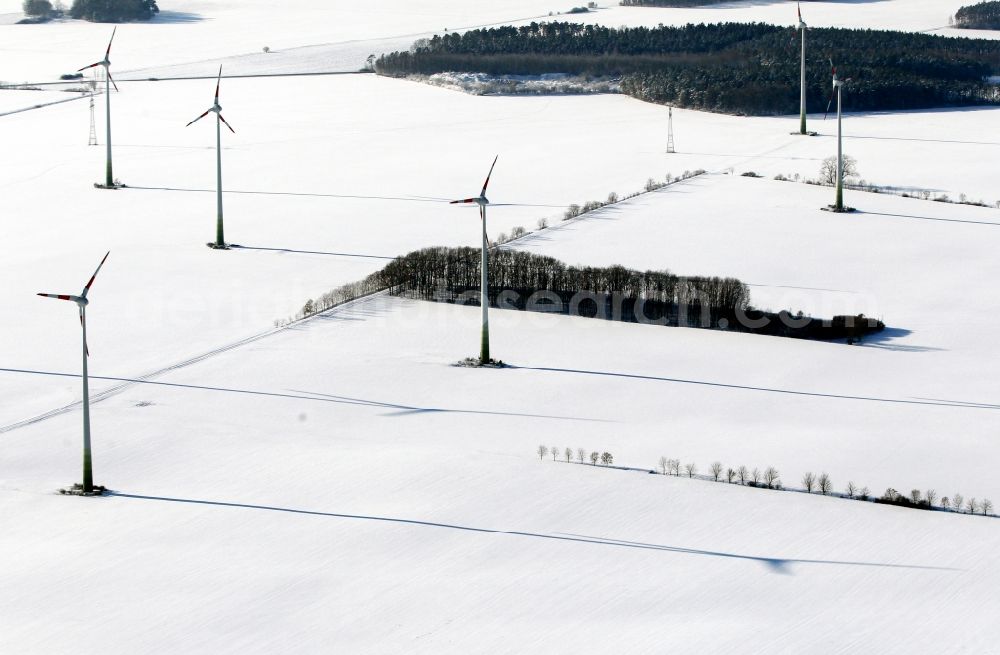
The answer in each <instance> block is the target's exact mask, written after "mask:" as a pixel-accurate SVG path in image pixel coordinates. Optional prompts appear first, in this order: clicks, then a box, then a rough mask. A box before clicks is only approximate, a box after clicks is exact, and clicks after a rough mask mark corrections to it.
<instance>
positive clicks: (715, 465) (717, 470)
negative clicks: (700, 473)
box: [709, 462, 722, 482]
mask: <svg viewBox="0 0 1000 655" xmlns="http://www.w3.org/2000/svg"><path fill="white" fill-rule="evenodd" d="M709 470H710V471H711V472H712V477H713V478H714V479H715V481H716V482H718V481H719V476H720V475H722V462H712V467H711V468H710V469H709Z"/></svg>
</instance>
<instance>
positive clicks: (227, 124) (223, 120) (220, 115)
mask: <svg viewBox="0 0 1000 655" xmlns="http://www.w3.org/2000/svg"><path fill="white" fill-rule="evenodd" d="M219 120H220V121H222V122H223V123H225V124H226V127H228V128H229V131H230V132H232V133H233V134H236V130H234V129H233V126H232V125H230V124H229V123H228V122H227V121H226V119H225V118H223V117H222V114H219Z"/></svg>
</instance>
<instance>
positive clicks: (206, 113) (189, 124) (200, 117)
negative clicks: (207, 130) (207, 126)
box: [184, 109, 212, 127]
mask: <svg viewBox="0 0 1000 655" xmlns="http://www.w3.org/2000/svg"><path fill="white" fill-rule="evenodd" d="M210 113H212V110H211V109H206V110H205V113H204V114H202V115H201V116H199V117H198V118H196V119H194V120H193V121H191V122H190V123H188V124H187V125H185V126H184V127H190V126H191V125H193V124H194V123H197V122H198V121H200V120H201V119H203V118H205V117H206V116H208V115H209V114H210Z"/></svg>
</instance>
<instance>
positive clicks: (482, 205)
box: [450, 155, 500, 364]
mask: <svg viewBox="0 0 1000 655" xmlns="http://www.w3.org/2000/svg"><path fill="white" fill-rule="evenodd" d="M499 158H500V155H497V156H496V157H495V158H494V159H493V164H492V166H490V172H489V173H488V174H487V175H486V181H485V182H483V190H482V191H480V192H479V195H478V196H476V197H475V198H465V199H464V200H452V201H451V203H450V204H452V205H457V204H466V203H475V204H477V205H479V218H480V219H481V221H482V224H483V225H482V227H483V256H482V262H481V269H482V270H481V276H480V278H481V279H480V287H479V304H480V306H481V307H482V311H483V331H482V336H481V338H480V347H479V363H480V364H488V363H489V362H490V316H489V308H490V297H489V246H490V244H489V240H488V239H487V237H486V206H487V205H489V204H490V201H489V200H488V199H487V198H486V187H488V186H489V185H490V176H492V175H493V167H494V166H496V165H497V159H499Z"/></svg>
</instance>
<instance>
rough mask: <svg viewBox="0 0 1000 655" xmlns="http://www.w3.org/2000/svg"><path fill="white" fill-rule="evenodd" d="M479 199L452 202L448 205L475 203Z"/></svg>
mask: <svg viewBox="0 0 1000 655" xmlns="http://www.w3.org/2000/svg"><path fill="white" fill-rule="evenodd" d="M477 200H479V198H465V199H464V200H452V201H451V202H449V203H448V204H449V205H461V204H464V203H470V202H476V201H477Z"/></svg>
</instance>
